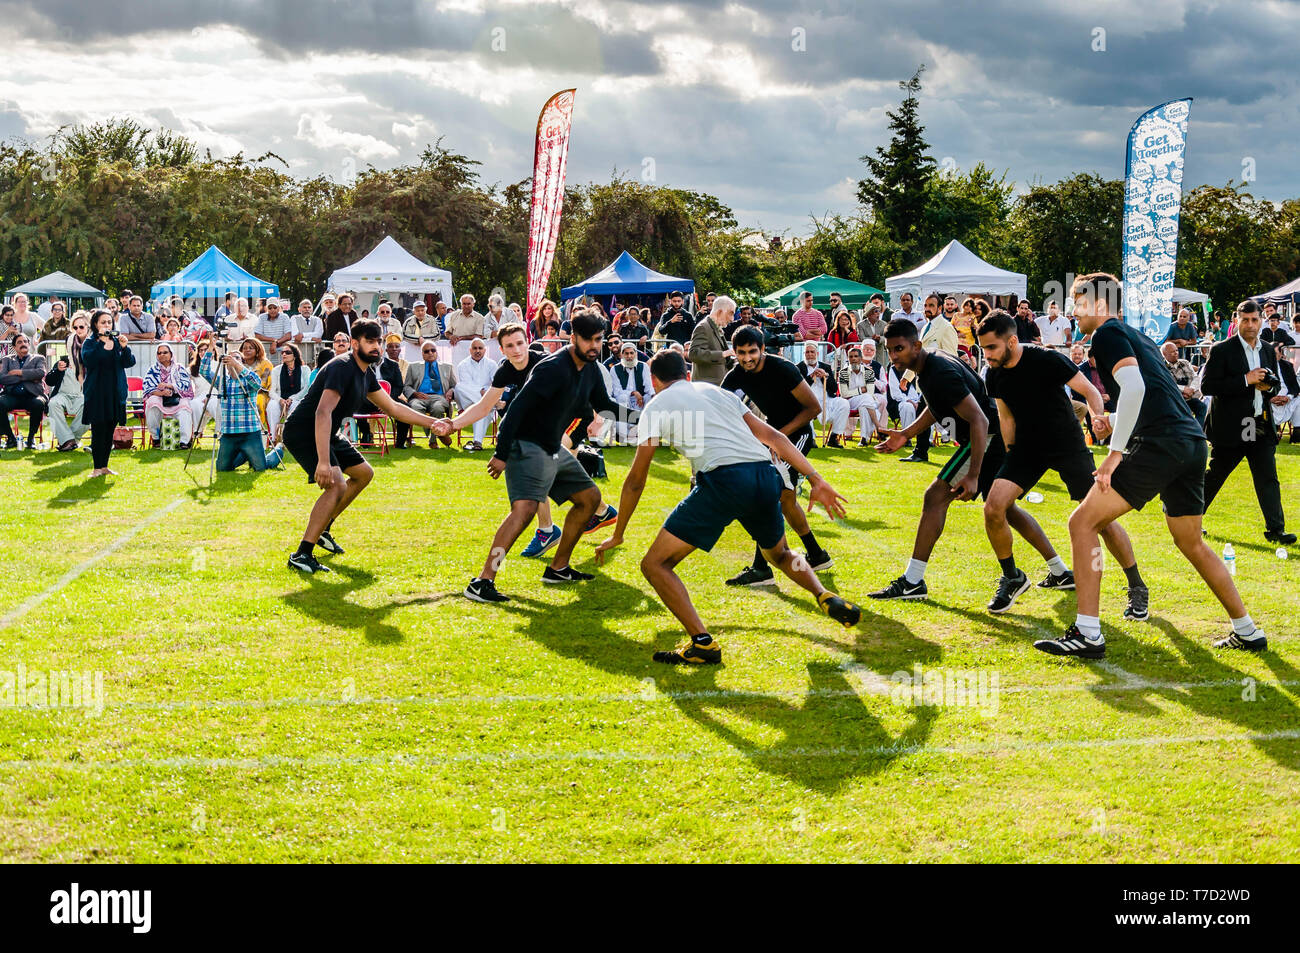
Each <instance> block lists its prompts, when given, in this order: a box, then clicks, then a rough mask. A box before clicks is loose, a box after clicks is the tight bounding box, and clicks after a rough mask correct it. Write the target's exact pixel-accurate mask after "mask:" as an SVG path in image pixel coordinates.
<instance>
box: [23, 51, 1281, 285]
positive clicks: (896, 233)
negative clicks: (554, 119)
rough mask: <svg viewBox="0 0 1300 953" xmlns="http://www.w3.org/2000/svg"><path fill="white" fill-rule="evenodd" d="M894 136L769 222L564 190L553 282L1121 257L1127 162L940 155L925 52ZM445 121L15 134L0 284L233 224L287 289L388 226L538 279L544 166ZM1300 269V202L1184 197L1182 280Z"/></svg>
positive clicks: (259, 268)
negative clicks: (319, 129)
mask: <svg viewBox="0 0 1300 953" xmlns="http://www.w3.org/2000/svg"><path fill="white" fill-rule="evenodd" d="M900 86H901V88H902V89H903V91H904V93H905V96H904V98H903V100H902V102H901V103H900V105H899V106H898V108H897V109H895V110H893V111H891V112H890V113H889V117H890V129H891V139H890V141H889V143H888V144H885V145H882V146H880V147H878V148H877V149H876V150H875V152H874V154H868V155H865V156H863V162H864V165H865V172H864V177H863V179H862V181H861V182H860V183H859V189H858V197H859V202H860V207H859V209H858V210H857V211H856V212H855V213H854V214H851V215H842V216H840V215H835V216H829V217H827V218H824V219H816V218H814V219H812V220H811V222H810V229H809V232H808V234H806V235H804V236H802V237H799V238H789V237H786V236H777V237H773V238H767V237H764V236H762V235H761V234H759V233H757V232H755V231H753V230H750V229H746V228H742V227H741V226H740V225H738V223H737V222H736V219H735V216H734V215H733V213H732V211H731V209H729V208H728V207H727V206H726V205H724V204H723V203H722V202H721V201H719V200H718V199H717V198H716V197H714V196H712V195H708V194H706V193H702V192H694V191H689V190H684V189H674V188H668V187H664V186H660V185H656V184H654V183H647V182H642V181H637V180H634V179H632V178H629V177H627V176H624V175H620V174H617V173H616V174H615V175H614V176H613V177H612V178H611V180H610V181H609V182H603V183H588V184H580V185H572V186H570V187H569V188H567V189H566V193H565V205H564V215H563V222H562V227H561V232H560V238H559V243H558V246H557V250H556V260H555V265H554V268H553V270H552V273H551V282H550V294H551V297H555V298H558V294H559V289H560V288H561V287H563V286H565V285H569V284H574V283H576V282H578V281H580V280H581V279H582V278H584V277H586V276H587V275H590V274H592V273H594V272H595V271H597V270H599V269H601V268H603V267H605V266H606V265H608V264H609V263H610V262H611V261H613V259H614V258H615V257H617V255H618V254H619V252H621V251H623V250H625V249H626V250H627V251H629V252H631V253H632V254H633V255H634V256H636V257H637V258H638V259H639V260H641V261H642V262H644V263H645V264H647V265H649V266H650V267H653V268H655V269H657V270H659V271H663V272H666V273H669V274H675V275H680V276H682V277H687V278H691V279H694V280H695V282H696V283H697V285H698V286H700V290H701V292H702V291H704V290H706V289H707V290H711V291H716V292H718V293H720V294H721V293H727V294H730V295H732V296H733V297H735V298H736V299H737V300H740V301H742V302H757V300H758V298H759V296H760V295H762V294H765V293H767V292H771V291H774V290H776V289H777V288H780V287H783V286H785V285H787V284H790V283H792V282H794V281H797V280H799V279H801V278H807V277H811V276H813V275H817V274H819V273H822V272H826V273H829V274H833V275H838V276H840V277H843V278H851V279H854V280H856V281H862V282H865V283H867V284H871V285H875V286H877V287H882V288H883V287H884V282H885V279H886V278H887V277H888V276H889V275H892V274H897V273H899V272H901V271H904V270H907V269H909V268H913V267H915V266H916V265H918V264H920V263H921V262H923V261H925V260H926V259H927V258H928V257H930V256H931V255H933V254H934V253H935V252H937V251H938V250H939V249H940V248H942V247H943V245H944V244H946V243H947V242H948V241H949V240H950V239H953V238H956V239H958V240H960V241H961V242H963V243H964V244H965V245H967V246H968V247H969V248H971V250H972V251H974V252H976V253H977V254H979V255H981V256H983V257H984V258H986V259H987V260H989V261H990V262H992V263H994V264H996V265H998V266H999V267H1003V268H1009V269H1012V270H1015V271H1021V272H1024V273H1025V274H1026V275H1027V276H1028V279H1029V289H1030V291H1029V294H1030V298H1031V299H1033V300H1034V301H1035V304H1037V299H1038V298H1040V297H1042V292H1041V291H1040V289H1044V288H1047V287H1049V283H1050V282H1054V281H1055V282H1063V281H1064V280H1065V277H1066V275H1067V274H1070V273H1076V274H1077V273H1083V272H1086V271H1093V270H1099V269H1100V270H1106V271H1112V272H1115V273H1118V272H1119V270H1120V225H1121V220H1122V214H1123V212H1122V210H1123V191H1124V186H1123V182H1122V181H1120V180H1118V179H1114V180H1107V179H1103V178H1101V177H1099V176H1097V175H1095V174H1093V173H1087V172H1084V173H1079V174H1076V175H1073V176H1071V177H1069V178H1066V179H1062V180H1061V181H1058V182H1055V183H1051V184H1044V183H1034V184H1031V185H1029V186H1028V187H1027V188H1025V189H1023V190H1022V191H1021V192H1020V193H1019V194H1017V192H1016V188H1015V184H1014V183H1012V182H1010V181H1008V179H1007V175H1006V173H998V172H997V171H996V170H994V169H992V168H990V167H988V166H986V165H984V164H977V165H976V166H975V167H974V168H971V169H965V170H961V169H941V168H939V167H938V166H937V165H936V163H935V162H934V160H933V158H932V157H931V156H930V150H929V146H928V144H927V143H926V141H925V138H924V127H923V126H921V125H920V122H919V118H918V104H919V94H920V91H921V71H920V70H918V72H917V73H916V75H914V76H913V77H912V78H911V79H910V80H907V81H905V82H903V83H900ZM478 166H479V163H478V162H477V161H475V160H474V159H472V158H470V157H468V156H464V155H460V154H458V153H456V152H453V151H452V150H451V149H449V148H447V147H445V146H444V145H443V143H442V141H441V140H439V141H438V142H436V143H431V144H429V145H428V146H427V147H426V148H425V149H424V150H423V152H422V153H421V155H420V158H419V161H418V162H416V163H415V164H412V165H404V166H399V167H397V168H394V169H388V170H380V169H374V168H367V169H365V170H364V171H362V172H360V173H359V174H357V175H356V177H355V178H354V179H353V180H351V181H347V182H338V181H335V180H333V179H331V178H328V177H326V176H323V175H318V176H315V177H313V178H305V179H304V178H297V177H294V176H292V175H290V174H289V172H288V171H287V169H288V166H287V164H286V163H285V162H284V161H283V160H282V159H281V158H280V157H279V156H277V155H275V154H274V153H266V154H264V155H259V156H246V155H244V154H242V153H241V154H239V155H235V156H232V157H228V158H213V157H212V156H211V155H210V154H205V153H202V152H201V151H200V150H199V149H198V147H197V146H196V145H195V144H194V143H193V142H191V141H189V140H188V139H186V138H184V137H183V136H179V135H177V134H175V133H173V132H171V131H168V130H161V131H159V130H151V129H149V128H146V127H144V126H141V125H140V124H138V123H136V122H134V121H132V120H129V119H110V120H108V121H105V122H102V123H94V124H89V125H84V126H75V127H71V128H68V129H64V130H61V131H60V132H59V133H57V134H56V135H54V136H52V137H50V138H49V139H48V140H47V141H45V142H43V143H33V142H29V141H25V140H9V141H6V142H3V143H0V223H2V224H3V227H2V228H0V283H2V284H3V287H4V288H10V287H13V286H14V285H17V284H19V283H21V282H23V281H27V280H30V279H32V278H35V277H38V276H40V275H42V274H45V273H47V272H49V271H54V270H63V271H67V272H70V273H71V274H73V275H75V276H76V277H79V278H81V279H83V280H85V281H88V282H90V283H91V284H93V285H95V286H96V287H100V288H104V289H106V290H108V291H109V292H110V293H116V292H119V291H121V290H122V289H124V288H132V289H134V290H136V291H141V290H142V289H143V290H146V291H147V289H148V288H149V286H150V285H151V284H153V283H154V282H157V281H160V280H162V279H164V278H166V277H168V276H169V275H171V274H173V273H175V272H176V271H178V270H179V269H180V268H182V267H183V266H184V265H186V264H187V263H189V262H190V261H191V260H192V259H193V258H195V257H196V256H197V255H198V254H199V253H200V252H202V251H203V250H204V249H205V248H206V247H207V246H208V245H209V244H214V243H215V244H216V245H217V246H219V247H220V248H221V249H222V250H223V251H225V252H226V253H227V254H228V255H230V256H231V258H233V259H234V260H235V261H237V262H239V263H240V264H241V265H243V266H244V267H246V268H247V269H248V270H249V271H251V272H252V273H253V274H255V275H257V276H258V277H260V278H263V279H266V280H268V281H273V282H275V283H277V284H279V285H280V289H281V293H282V295H284V296H285V297H288V298H292V299H298V298H302V297H313V298H314V297H315V296H317V295H319V293H320V291H321V289H322V288H323V287H324V283H325V280H326V278H327V277H328V276H329V274H330V273H331V272H332V271H333V270H335V269H336V268H339V267H342V266H343V265H346V264H350V263H351V262H353V261H355V260H357V259H358V258H359V257H361V256H362V255H363V254H365V253H366V252H368V251H369V250H370V249H371V248H373V247H374V245H375V244H377V243H378V242H379V240H380V239H381V238H382V237H383V236H384V235H385V234H391V235H392V236H393V237H394V238H395V239H397V241H399V242H401V243H402V244H403V245H404V246H405V247H406V248H408V249H409V250H410V251H411V252H412V253H413V254H415V255H416V256H418V257H420V258H422V259H424V260H425V261H428V262H430V263H432V264H434V265H436V266H438V267H441V268H446V269H448V270H450V271H451V272H452V274H453V276H454V284H455V287H456V288H457V289H465V290H468V291H471V292H473V293H475V294H477V295H478V296H479V297H480V298H481V297H483V295H484V294H485V293H486V292H487V291H489V290H490V289H492V288H494V287H501V288H503V289H504V291H505V293H506V296H507V299H508V300H518V301H521V302H522V300H523V296H524V283H525V279H524V270H525V266H526V259H527V244H528V238H527V236H528V201H529V186H530V181H529V180H527V179H525V180H523V181H520V182H515V183H512V184H509V185H505V186H502V185H499V184H487V183H484V182H483V181H482V180H481V177H480V174H479V171H478ZM1298 273H1300V201H1297V200H1295V199H1291V200H1287V201H1284V202H1280V203H1276V202H1270V201H1265V200H1263V199H1259V198H1256V197H1255V196H1254V195H1252V194H1251V193H1250V192H1249V191H1248V189H1247V187H1246V185H1245V184H1244V183H1237V182H1231V181H1230V182H1228V183H1226V184H1225V185H1223V186H1208V185H1207V186H1200V187H1198V188H1196V189H1193V190H1191V191H1190V192H1188V193H1186V194H1185V195H1184V196H1183V204H1182V214H1181V221H1180V226H1179V256H1178V274H1177V283H1178V284H1179V285H1180V286H1182V287H1188V288H1193V289H1195V290H1198V291H1201V292H1204V293H1206V294H1209V295H1210V296H1211V298H1212V300H1213V301H1214V302H1215V304H1216V306H1218V307H1220V308H1223V307H1229V306H1231V304H1232V303H1234V302H1235V301H1237V300H1238V299H1240V298H1242V297H1245V296H1246V295H1248V294H1253V293H1258V292H1260V291H1263V290H1266V289H1268V288H1272V287H1274V286H1276V285H1279V284H1281V283H1282V282H1284V281H1287V280H1289V279H1291V278H1293V277H1295V276H1296V275H1297V274H1298Z"/></svg>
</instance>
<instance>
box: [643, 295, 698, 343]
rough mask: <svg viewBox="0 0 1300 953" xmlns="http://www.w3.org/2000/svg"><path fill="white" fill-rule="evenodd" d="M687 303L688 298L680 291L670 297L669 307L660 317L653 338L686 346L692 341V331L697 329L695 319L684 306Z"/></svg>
mask: <svg viewBox="0 0 1300 953" xmlns="http://www.w3.org/2000/svg"><path fill="white" fill-rule="evenodd" d="M685 301H686V296H685V295H683V294H682V293H681V292H680V291H674V292H673V293H672V294H670V295H669V296H668V307H667V308H665V309H664V312H663V314H661V315H660V316H659V323H658V324H657V325H655V329H654V334H653V337H656V338H667V339H668V340H669V341H676V342H677V343H678V344H680V345H682V346H683V347H685V346H686V343H687V342H688V341H690V339H691V331H692V330H693V329H694V328H695V318H694V317H693V316H692V315H691V314H690V313H688V312H687V310H686V308H685V307H684V306H683V305H684V303H685Z"/></svg>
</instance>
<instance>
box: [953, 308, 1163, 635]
mask: <svg viewBox="0 0 1300 953" xmlns="http://www.w3.org/2000/svg"><path fill="white" fill-rule="evenodd" d="M978 333H979V343H980V347H981V348H982V349H983V351H984V357H985V359H986V360H987V361H988V365H989V369H988V374H987V375H986V377H985V379H984V385H985V387H986V388H988V392H989V396H990V397H992V398H993V399H994V400H995V401H996V402H997V406H998V424H999V426H1000V428H1001V431H1002V443H1003V445H1004V446H1005V447H1006V449H1007V454H1006V457H1005V458H1004V459H1003V461H1002V467H1001V468H1000V469H999V470H998V473H997V479H995V480H994V481H993V487H992V489H990V490H989V493H988V497H987V498H986V500H985V503H984V528H985V530H986V531H987V532H988V536H989V542H991V543H992V544H993V555H995V556H997V557H998V563H999V564H1001V566H1002V577H1001V578H1000V579H999V580H998V589H997V593H996V594H995V595H994V596H993V600H992V601H991V602H990V603H989V606H988V608H989V611H990V612H1005V611H1006V610H1007V609H1010V608H1011V606H1012V605H1013V604H1014V603H1015V601H1016V599H1018V598H1019V597H1020V596H1021V595H1022V594H1024V593H1025V592H1027V591H1028V590H1029V587H1030V582H1029V577H1028V576H1027V575H1025V573H1024V571H1023V570H1021V569H1019V568H1017V567H1016V560H1015V556H1014V555H1013V554H1012V548H1011V547H1012V543H1013V540H1012V536H1011V527H1012V526H1016V521H1017V520H1020V521H1021V522H1022V523H1023V522H1024V521H1026V520H1027V521H1028V523H1029V524H1030V526H1031V527H1032V532H1026V531H1025V529H1024V528H1021V527H1020V526H1017V529H1018V530H1019V532H1020V535H1021V536H1024V537H1025V539H1027V540H1029V541H1030V543H1031V544H1032V545H1033V547H1034V548H1035V549H1037V550H1038V551H1039V553H1041V554H1042V556H1043V558H1044V559H1046V560H1047V569H1048V575H1047V578H1046V579H1044V580H1043V581H1042V582H1040V583H1039V584H1038V586H1039V588H1040V589H1073V588H1074V574H1073V573H1072V572H1070V570H1069V569H1068V568H1067V567H1066V565H1065V562H1064V561H1063V560H1062V559H1061V557H1060V556H1058V555H1057V554H1056V549H1055V548H1054V547H1053V546H1052V544H1051V543H1050V542H1048V539H1047V536H1046V535H1044V534H1043V531H1042V529H1041V527H1039V525H1038V523H1037V522H1036V521H1035V520H1034V518H1033V517H1032V516H1030V515H1029V514H1028V513H1026V512H1025V511H1024V510H1022V509H1021V508H1020V507H1018V506H1017V505H1016V500H1018V499H1020V497H1022V496H1024V495H1025V493H1027V492H1028V491H1029V490H1031V489H1033V487H1034V485H1035V484H1036V483H1038V481H1039V480H1041V479H1042V478H1043V475H1044V474H1045V473H1047V471H1048V470H1055V471H1056V472H1057V474H1058V475H1059V476H1060V477H1061V480H1062V482H1064V483H1065V488H1066V490H1067V491H1068V492H1069V494H1070V499H1072V500H1076V501H1077V500H1082V499H1083V498H1084V497H1085V496H1087V495H1088V491H1089V490H1091V489H1092V473H1093V470H1094V469H1095V468H1096V464H1095V462H1094V461H1093V458H1092V454H1091V453H1090V452H1089V451H1088V447H1087V444H1085V443H1084V442H1083V431H1082V430H1081V429H1080V428H1079V420H1078V418H1077V417H1076V416H1075V414H1074V405H1073V404H1072V403H1071V402H1070V398H1069V396H1068V395H1067V393H1066V388H1069V389H1070V390H1073V391H1075V392H1076V393H1078V394H1080V395H1082V396H1083V398H1084V400H1085V401H1087V403H1088V407H1089V409H1090V410H1091V411H1092V414H1093V418H1092V419H1093V426H1094V428H1095V430H1096V432H1097V436H1098V437H1099V438H1100V437H1104V436H1106V434H1107V433H1109V432H1110V431H1109V429H1108V427H1107V424H1106V421H1105V415H1106V409H1105V407H1103V406H1102V402H1101V392H1100V391H1099V390H1097V388H1096V387H1094V386H1092V383H1091V382H1090V381H1089V380H1088V379H1087V378H1086V377H1084V376H1083V374H1082V373H1081V372H1080V370H1079V368H1078V367H1077V366H1076V365H1075V364H1074V362H1072V361H1071V360H1070V359H1069V358H1067V357H1066V356H1065V355H1064V354H1062V353H1060V352H1059V351H1053V350H1051V349H1050V348H1045V347H1039V346H1038V345H1035V344H1025V345H1022V344H1021V343H1020V337H1019V335H1018V334H1017V333H1016V320H1015V318H1013V317H1011V315H1009V314H1007V312H1005V311H1002V310H997V311H993V312H991V313H990V314H989V315H988V317H986V318H985V319H984V320H983V321H981V322H980V326H979V330H978ZM1101 537H1102V539H1103V540H1104V541H1105V543H1106V548H1107V549H1109V550H1110V551H1111V554H1112V555H1113V556H1114V557H1115V558H1116V559H1117V560H1119V564H1120V566H1122V567H1123V568H1124V573H1125V575H1127V576H1128V580H1129V606H1128V608H1127V609H1126V610H1125V611H1124V616H1125V618H1129V619H1139V620H1140V619H1145V618H1146V612H1147V588H1146V585H1145V584H1144V583H1143V582H1142V576H1141V575H1140V574H1139V573H1138V568H1137V560H1136V559H1134V558H1133V544H1132V543H1131V542H1130V541H1129V538H1128V534H1127V533H1126V532H1124V528H1123V527H1122V526H1120V525H1119V523H1111V524H1110V525H1109V526H1107V527H1106V528H1105V529H1103V530H1102V531H1101ZM1040 538H1041V539H1040ZM1044 547H1045V548H1044Z"/></svg>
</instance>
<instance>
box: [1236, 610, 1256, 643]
mask: <svg viewBox="0 0 1300 953" xmlns="http://www.w3.org/2000/svg"><path fill="white" fill-rule="evenodd" d="M1232 631H1233V632H1235V633H1237V635H1238V636H1240V637H1242V638H1245V637H1246V636H1248V635H1252V634H1253V633H1254V631H1255V623H1254V622H1252V621H1251V619H1250V613H1246V614H1245V615H1244V616H1242V617H1241V618H1240V619H1233V620H1232Z"/></svg>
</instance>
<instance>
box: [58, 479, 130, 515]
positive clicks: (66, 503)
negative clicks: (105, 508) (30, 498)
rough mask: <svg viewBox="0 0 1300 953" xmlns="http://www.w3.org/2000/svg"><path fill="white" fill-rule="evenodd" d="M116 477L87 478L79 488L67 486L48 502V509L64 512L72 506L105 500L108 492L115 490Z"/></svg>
mask: <svg viewBox="0 0 1300 953" xmlns="http://www.w3.org/2000/svg"><path fill="white" fill-rule="evenodd" d="M87 472H89V471H87ZM115 479H117V478H116V477H87V478H86V480H85V481H84V482H83V483H80V484H78V485H77V486H65V487H63V488H62V489H61V490H59V495H58V496H56V497H51V498H50V499H49V500H48V501H47V502H46V504H45V505H46V507H47V508H49V509H52V510H64V509H68V508H69V507H72V506H82V505H84V504H86V503H93V502H95V500H99V499H103V497H104V496H105V495H107V493H108V491H109V490H111V489H112V488H113V481H114V480H115Z"/></svg>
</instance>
